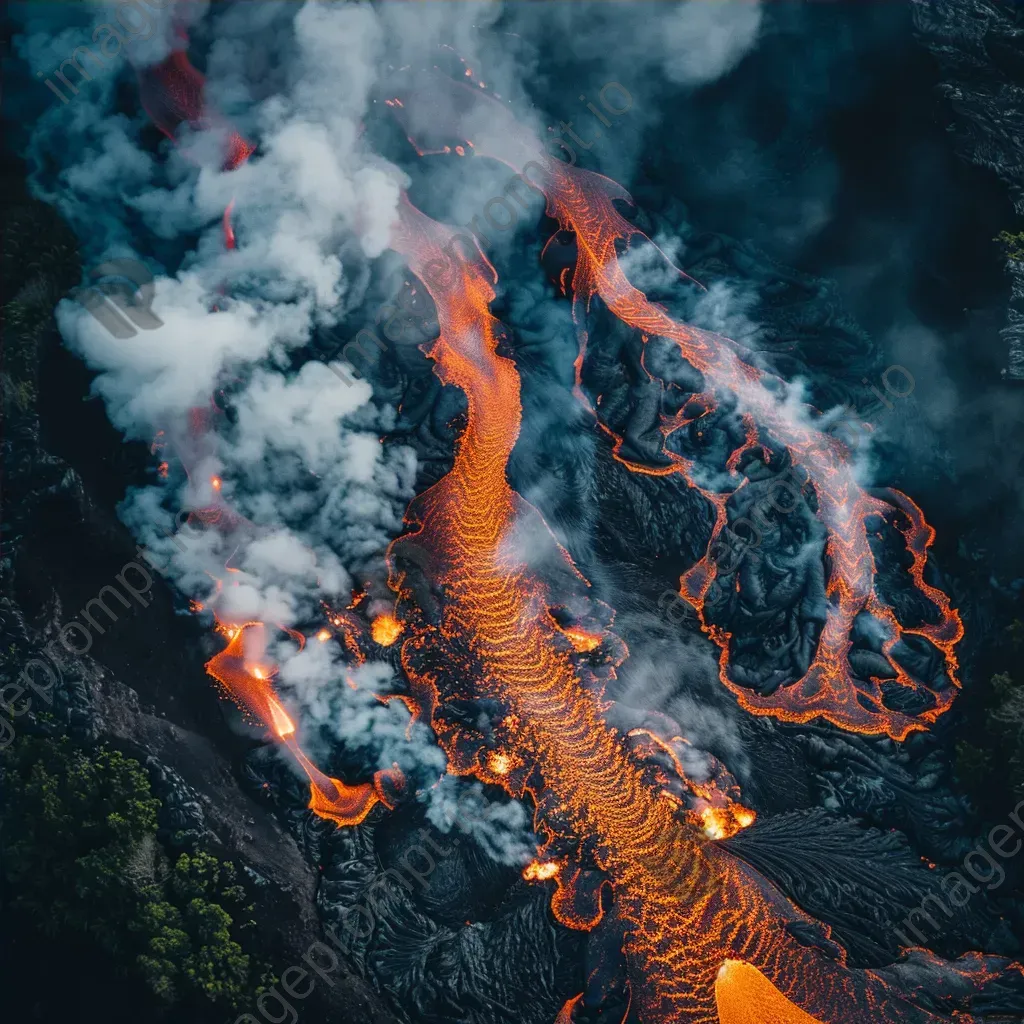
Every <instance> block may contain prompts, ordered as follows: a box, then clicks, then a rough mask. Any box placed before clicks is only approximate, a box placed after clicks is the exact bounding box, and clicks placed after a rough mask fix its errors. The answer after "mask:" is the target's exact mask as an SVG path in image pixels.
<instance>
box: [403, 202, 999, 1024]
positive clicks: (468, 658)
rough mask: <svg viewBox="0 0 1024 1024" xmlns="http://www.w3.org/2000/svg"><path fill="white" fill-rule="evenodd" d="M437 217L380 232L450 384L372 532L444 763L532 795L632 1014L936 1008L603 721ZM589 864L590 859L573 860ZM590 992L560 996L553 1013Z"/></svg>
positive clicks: (485, 325) (502, 383)
mask: <svg viewBox="0 0 1024 1024" xmlns="http://www.w3.org/2000/svg"><path fill="white" fill-rule="evenodd" d="M454 236H455V232H454V231H453V230H452V229H450V228H448V227H445V226H443V225H441V224H438V223H436V222H434V221H432V220H429V219H428V218H427V217H426V216H424V215H423V214H422V213H420V212H419V211H417V210H416V209H415V208H414V207H412V206H411V205H410V204H409V203H408V202H407V201H403V204H402V207H401V211H400V221H399V225H398V227H397V228H396V231H395V234H394V238H393V242H392V246H393V248H395V249H396V250H397V251H398V252H400V253H401V254H403V255H404V256H405V258H406V260H407V261H408V264H409V267H410V269H411V270H412V272H413V273H414V274H416V275H417V276H418V277H419V278H420V279H421V280H422V281H423V282H424V284H425V285H426V287H427V291H428V292H429V294H430V295H431V297H432V299H433V300H434V304H435V306H436V309H437V320H438V324H439V328H440V329H439V336H438V338H437V339H436V340H435V341H433V342H431V343H429V344H428V345H425V346H424V350H425V352H426V353H427V355H428V356H429V357H430V358H431V359H432V360H433V361H434V364H435V372H436V373H437V375H438V377H439V378H440V379H441V380H442V381H443V382H445V383H446V384H450V385H454V386H455V387H458V388H459V389H461V391H462V392H463V393H464V395H465V400H466V418H465V427H464V430H463V432H462V434H461V437H460V438H459V441H458V444H457V449H456V453H455V459H454V464H453V467H452V470H451V472H450V473H449V474H448V475H447V476H445V477H444V478H443V479H441V480H440V481H439V482H438V483H436V484H435V485H434V486H433V487H431V488H430V489H429V490H427V491H425V492H424V493H423V494H421V495H420V496H419V497H417V498H416V499H415V500H414V501H413V503H412V504H411V505H410V507H409V510H408V513H407V515H406V521H407V524H408V525H409V527H410V532H409V533H407V534H406V535H404V536H403V537H401V538H399V539H398V540H396V541H395V542H394V543H393V545H392V547H391V550H390V560H391V566H392V579H391V582H392V585H393V586H394V587H395V589H396V590H398V592H399V594H400V595H401V598H402V600H401V608H402V612H403V616H404V617H405V618H406V620H407V622H408V624H409V626H410V634H411V635H410V636H409V638H408V639H407V640H406V641H405V642H404V644H403V649H402V659H403V664H404V666H405V669H406V671H407V673H408V675H409V677H410V679H411V680H412V681H413V683H414V686H415V687H416V689H417V691H418V695H419V697H420V700H421V703H422V705H423V706H424V710H425V711H427V713H428V715H429V718H430V719H431V722H432V724H433V725H434V728H435V730H436V731H437V734H438V736H439V739H440V742H441V744H442V746H443V747H444V748H445V751H446V753H447V755H448V757H449V761H450V764H451V769H450V770H451V771H453V772H456V773H459V774H470V775H473V776H475V777H477V778H480V779H482V780H484V781H487V782H490V783H497V784H499V785H501V786H503V787H504V789H505V790H506V791H507V792H508V793H510V794H512V795H514V796H516V797H523V796H526V795H529V796H530V797H531V798H532V800H533V802H534V804H535V807H536V817H535V827H536V829H537V832H538V834H539V835H541V836H543V837H544V838H545V840H546V851H545V852H547V853H548V855H554V856H555V857H556V858H557V859H558V864H559V869H558V873H557V874H556V875H555V880H556V884H557V890H556V893H555V896H554V898H553V901H552V907H553V910H554V913H555V915H556V917H557V918H558V919H559V920H560V921H561V922H562V923H563V924H565V925H567V926H569V927H574V928H583V929H593V928H608V929H613V930H614V934H615V935H616V936H621V949H622V953H623V956H624V960H625V973H626V977H627V979H628V991H629V998H630V1006H631V1012H632V1014H634V1015H635V1019H637V1020H639V1021H642V1022H644V1024H656V1022H657V1024H662V1022H668V1021H687V1022H702V1024H713V1022H715V1021H720V1022H721V1024H769V1022H770V1024H808V1022H814V1021H818V1022H820V1024H854V1022H856V1024H884V1022H893V1024H895V1022H901V1024H924V1022H932V1021H934V1022H938V1021H940V1020H948V1019H949V1018H946V1017H940V1016H936V1015H935V1014H933V1013H931V1012H929V1011H927V1010H924V1009H922V1008H920V1007H919V1006H917V1005H915V1004H913V1003H911V1002H910V1001H909V1000H908V999H907V998H906V997H905V996H904V995H901V994H900V993H898V992H896V991H894V989H893V987H892V986H891V985H890V984H889V983H887V982H886V981H885V980H883V978H881V977H880V976H879V975H877V974H875V973H873V972H871V971H863V970H854V969H850V968H847V967H846V966H845V962H844V961H845V955H844V953H843V951H842V950H841V949H840V948H839V947H837V946H836V945H835V944H834V943H832V942H831V941H830V939H829V937H828V934H827V930H826V929H824V928H823V927H822V926H821V925H818V924H816V923H815V922H813V921H812V920H811V919H810V918H808V917H807V916H806V915H804V914H803V913H802V912H801V911H800V910H798V909H797V908H796V907H795V906H794V905H793V904H792V903H790V902H789V901H788V900H787V899H786V898H785V897H783V896H782V895H781V893H780V892H779V891H777V890H776V889H775V888H774V887H773V886H772V885H771V884H769V883H768V882H767V881H766V880H765V879H764V878H762V877H761V876H760V875H758V874H757V873H756V872H755V871H754V870H753V869H752V868H750V867H749V866H747V865H745V864H744V863H742V862H741V861H739V860H737V859H735V858H734V857H732V856H731V855H730V854H729V853H727V852H726V851H725V850H724V849H722V848H721V847H719V846H718V845H716V844H715V843H714V842H711V841H709V840H708V839H707V837H706V836H705V835H704V833H703V832H702V831H701V830H700V829H699V828H696V827H694V825H693V824H692V823H691V822H689V821H687V820H686V818H685V816H684V815H681V814H680V811H679V807H678V804H677V803H675V802H673V801H672V800H669V799H667V798H666V796H665V794H664V793H663V791H662V787H661V786H660V785H659V784H658V783H657V782H656V781H655V779H654V778H653V777H652V775H651V773H650V772H648V771H646V770H645V768H644V766H643V764H642V762H641V760H640V759H639V758H637V757H636V756H635V755H634V754H633V753H632V752H631V750H630V748H629V745H628V743H627V739H626V737H625V736H623V735H622V734H621V733H620V732H618V731H617V730H616V729H615V728H613V727H612V726H611V725H610V724H609V723H608V722H607V721H606V718H605V712H606V710H607V708H608V706H609V705H608V704H607V703H606V702H604V701H603V696H602V687H601V686H600V672H595V671H594V670H592V669H591V668H588V667H587V665H588V664H591V665H592V664H595V663H599V661H600V659H597V662H595V661H594V655H595V654H596V653H598V652H599V651H600V650H602V649H607V650H609V651H611V652H614V651H615V650H616V644H618V645H619V648H620V650H619V655H621V642H619V641H616V640H615V638H614V637H613V636H612V635H611V634H610V633H608V632H607V630H604V631H603V632H602V635H601V643H600V646H599V647H598V648H596V649H592V650H589V651H587V652H586V654H585V655H584V654H582V653H581V650H580V645H577V644H575V643H574V642H573V640H574V635H573V631H572V630H568V629H564V628H562V627H561V625H560V620H559V617H558V615H557V614H556V613H555V610H556V609H557V608H559V607H562V606H563V605H564V601H565V595H564V594H563V593H559V594H557V595H556V594H554V593H552V592H551V589H549V588H550V583H549V581H550V580H551V579H552V578H554V577H556V576H559V573H558V572H557V571H552V568H551V566H550V563H549V566H548V568H547V569H546V571H545V572H544V573H543V574H540V573H537V572H536V571H534V570H532V569H531V567H530V565H529V564H527V561H526V559H525V556H524V554H523V552H524V549H525V547H526V545H525V544H524V540H525V539H526V538H530V539H531V547H530V550H531V552H532V554H531V560H533V559H535V558H536V555H535V554H534V552H536V550H537V548H538V547H543V546H544V544H545V543H547V544H549V545H550V547H551V549H552V550H553V551H555V552H557V553H558V554H557V557H558V558H559V559H561V563H562V564H561V566H560V569H561V570H562V573H561V576H560V578H561V579H562V580H564V581H574V584H575V587H576V588H577V589H578V590H582V591H584V592H585V589H586V586H587V584H586V581H585V580H583V578H582V577H581V576H580V575H579V573H578V572H577V571H576V570H575V568H574V566H573V565H572V563H571V560H570V559H569V556H568V555H567V554H566V553H564V552H562V551H561V549H559V548H558V546H557V544H555V542H554V540H553V538H551V535H550V533H549V532H547V530H546V527H545V526H544V524H543V521H542V519H541V517H540V515H539V513H538V512H537V511H536V510H535V509H534V508H533V507H532V506H530V505H529V504H528V503H527V502H526V501H525V500H524V499H523V498H521V497H520V496H519V495H518V494H517V493H516V492H515V491H513V490H512V489H511V487H510V486H509V484H508V482H507V479H506V466H507V463H508V459H509V456H510V454H511V452H512V448H513V446H514V444H515V442H516V439H517V437H518V434H519V429H520V419H521V405H520V390H519V375H518V372H517V370H516V367H515V365H514V363H513V362H512V360H511V359H510V358H508V356H506V355H503V354H502V353H501V351H500V349H501V345H502V340H503V337H504V332H503V329H502V327H501V325H500V324H499V323H498V322H497V321H496V320H495V319H494V318H493V317H492V316H491V315H490V313H489V310H488V306H489V303H490V301H491V300H492V299H493V297H494V290H493V284H494V283H495V281H496V275H495V272H494V270H493V268H492V267H491V265H490V263H489V262H488V261H487V260H486V259H485V258H484V257H483V255H482V254H480V253H479V251H477V252H476V253H475V254H465V253H463V254H456V250H457V248H458V247H457V246H454V247H453V246H452V245H451V243H452V240H453V238H454ZM453 254H456V255H455V256H454V258H453ZM439 268H445V273H439ZM441 278H444V279H445V283H444V284H439V283H438V280H439V279H441ZM545 538H546V540H545ZM411 565H418V566H419V567H420V569H421V570H425V571H426V573H427V575H428V576H429V577H430V580H429V582H430V584H431V586H430V588H429V590H430V593H431V594H432V595H433V597H427V598H425V599H421V600H419V601H417V599H416V596H415V595H416V586H415V585H414V584H412V583H411V582H410V580H411V579H412V572H411V570H406V569H404V568H403V567H404V566H411ZM566 585H567V586H568V585H569V584H568V583H567V584H566ZM435 598H436V600H435ZM424 600H426V602H427V604H429V605H430V608H431V609H432V610H424V608H423V603H424ZM583 600H585V598H584V599H583ZM587 646H588V647H590V645H587ZM617 656H618V655H615V654H614V653H613V654H610V655H609V659H608V660H609V663H610V664H611V665H614V663H615V659H616V657H617ZM587 659H589V662H588V661H587ZM610 671H613V669H611V668H608V667H607V665H606V667H605V676H606V677H607V674H608V673H609V672H610ZM461 704H465V705H469V704H471V705H472V706H473V707H475V708H476V709H478V711H479V709H484V708H486V709H490V710H489V711H488V712H487V714H488V715H489V718H490V722H489V726H488V727H487V729H486V732H481V731H480V718H481V714H482V713H483V712H479V713H477V714H475V715H463V716H460V715H457V714H453V713H452V709H453V708H454V707H457V706H459V705H461ZM588 864H594V865H596V866H597V868H598V869H599V873H598V872H587V871H584V870H581V866H582V865H588ZM602 886H610V889H611V899H610V900H608V899H607V898H606V899H604V900H602ZM794 931H796V932H799V933H800V934H802V935H803V936H804V939H805V941H798V939H797V938H796V937H794ZM808 934H810V935H811V936H812V938H811V939H810V941H807V935H808ZM618 944H619V943H618V942H616V945H618ZM976 969H977V971H978V974H979V976H980V975H982V974H986V973H987V971H988V965H987V964H986V963H985V962H984V961H982V959H981V958H978V961H977V964H976ZM597 987H598V988H600V985H598V986H597ZM595 994H596V993H592V992H590V991H589V990H588V992H587V993H586V994H585V995H581V996H580V997H577V998H576V999H574V1000H571V1001H570V1002H569V1003H568V1004H567V1005H566V1007H565V1008H564V1009H563V1011H562V1015H561V1017H560V1020H562V1021H569V1020H572V1019H573V1015H574V1013H575V1012H576V1010H577V1008H578V1006H579V1005H580V1004H581V1002H591V1001H592V1000H593V997H594V995H595ZM961 1019H970V1018H961Z"/></svg>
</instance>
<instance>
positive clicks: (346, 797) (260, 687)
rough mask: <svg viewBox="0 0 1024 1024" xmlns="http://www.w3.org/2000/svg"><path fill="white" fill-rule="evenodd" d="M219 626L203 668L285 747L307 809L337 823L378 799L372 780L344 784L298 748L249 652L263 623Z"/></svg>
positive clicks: (267, 672)
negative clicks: (299, 774) (304, 788)
mask: <svg viewBox="0 0 1024 1024" xmlns="http://www.w3.org/2000/svg"><path fill="white" fill-rule="evenodd" d="M219 629H220V632H222V633H223V634H224V635H225V636H226V637H227V638H228V641H229V642H228V645H227V647H225V648H224V650H223V651H221V652H220V653H219V654H216V655H214V657H212V658H211V659H210V660H209V661H208V662H207V663H206V671H207V672H208V673H209V675H211V676H213V678H214V679H216V680H217V681H218V682H219V683H220V684H221V685H222V686H223V687H224V690H225V692H226V693H227V695H228V696H229V697H231V698H232V699H233V700H234V701H235V703H236V704H238V706H239V707H240V708H242V709H243V710H244V711H246V712H248V713H249V714H250V715H252V717H253V718H255V719H256V720H257V721H259V722H262V723H263V724H264V725H265V726H266V727H267V728H268V729H269V730H270V731H271V732H273V734H274V735H275V736H276V737H277V739H278V740H279V741H280V742H281V743H282V744H284V746H286V747H287V748H288V750H289V751H290V752H291V754H292V756H293V757H294V758H295V760H296V761H297V762H298V764H299V766H300V767H301V768H302V770H303V771H304V772H305V773H306V775H307V777H308V778H309V788H310V796H309V807H310V809H311V810H313V811H315V812H316V813H317V814H319V815H320V817H322V818H329V819H330V820H331V821H333V822H336V823H337V824H339V825H356V824H358V823H359V822H360V821H362V820H363V819H364V818H365V817H366V815H367V814H369V813H370V810H371V809H372V807H373V806H374V804H376V803H377V802H378V800H379V799H380V797H379V794H378V791H377V786H376V785H375V784H374V783H369V782H364V783H361V784H359V785H357V786H347V785H346V784H345V783H344V782H342V781H341V780H340V779H334V778H331V777H330V776H329V775H325V774H324V773H323V772H322V771H320V769H319V768H317V767H316V765H314V764H313V762H312V761H310V760H309V758H308V757H307V756H306V755H305V753H303V751H302V749H301V748H300V747H299V745H298V742H297V740H296V728H295V723H294V722H293V721H292V719H291V717H290V716H289V715H288V712H287V711H285V709H284V707H283V706H282V704H281V702H280V701H279V700H278V698H277V694H276V693H274V687H273V685H272V683H271V681H270V680H271V678H272V676H273V670H272V669H269V668H267V667H266V666H263V665H260V664H257V663H256V662H255V661H254V660H253V652H258V654H259V655H262V652H263V648H264V632H265V630H264V626H263V623H262V622H248V623H246V624H245V625H243V626H231V625H226V624H219ZM377 774H378V775H380V774H381V773H380V772H378V773H377ZM378 781H379V780H377V779H375V782H378Z"/></svg>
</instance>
